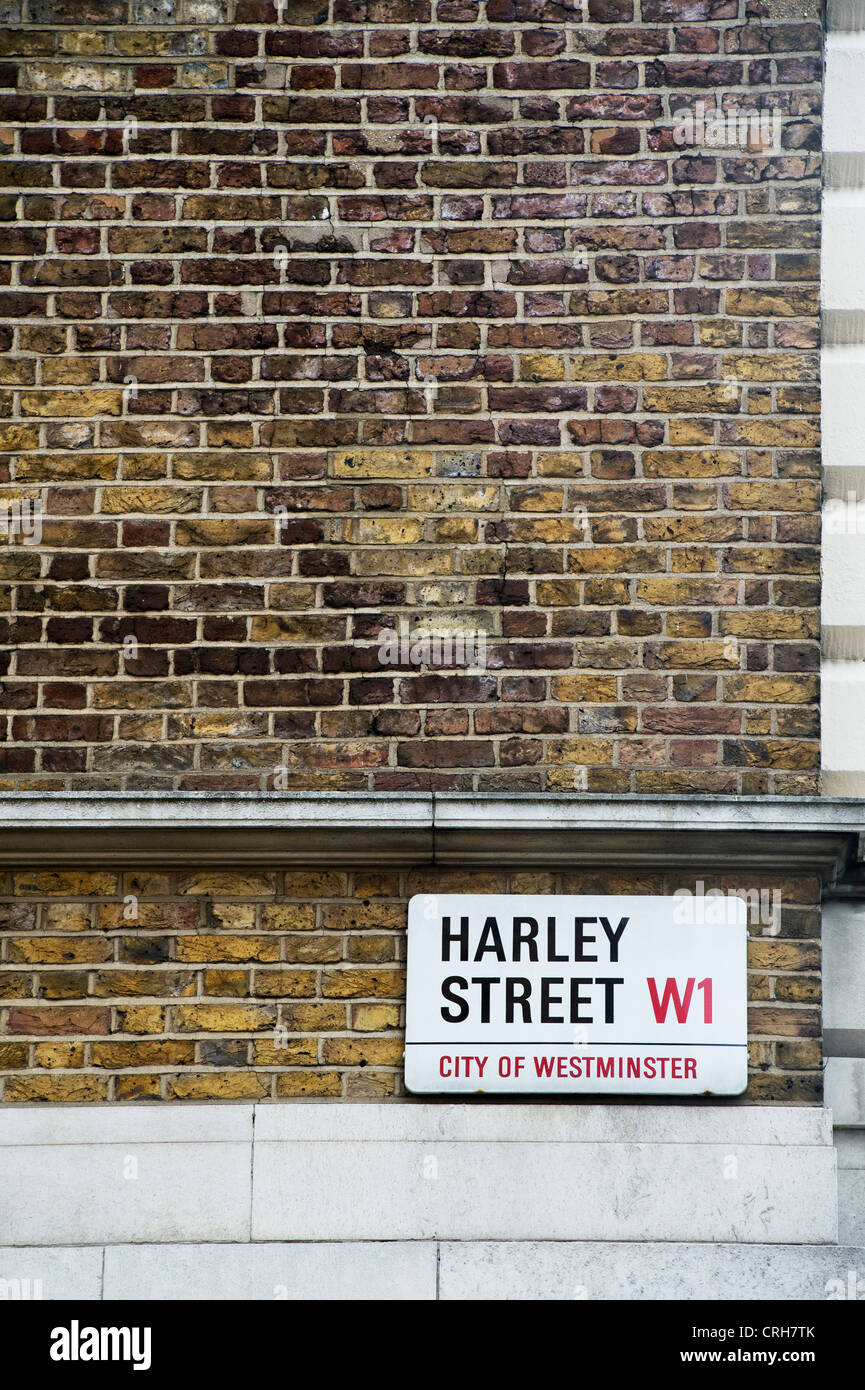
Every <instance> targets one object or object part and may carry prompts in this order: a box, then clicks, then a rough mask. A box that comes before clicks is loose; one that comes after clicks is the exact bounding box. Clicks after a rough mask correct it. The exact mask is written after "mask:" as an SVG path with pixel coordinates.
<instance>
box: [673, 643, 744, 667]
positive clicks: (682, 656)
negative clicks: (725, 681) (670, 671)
mask: <svg viewBox="0 0 865 1390" xmlns="http://www.w3.org/2000/svg"><path fill="white" fill-rule="evenodd" d="M655 647H656V655H657V660H658V662H659V664H660V665H661V666H666V667H674V668H683V669H686V670H687V669H692V668H694V669H698V670H703V669H711V670H715V669H716V668H718V667H724V666H728V667H729V666H738V665H739V660H740V657H739V654H738V652H736V651H733V650H731V649H730V647H728V645H727V644H726V643H725V642H717V641H711V640H708V639H707V640H706V641H705V642H658V643H656V644H655Z"/></svg>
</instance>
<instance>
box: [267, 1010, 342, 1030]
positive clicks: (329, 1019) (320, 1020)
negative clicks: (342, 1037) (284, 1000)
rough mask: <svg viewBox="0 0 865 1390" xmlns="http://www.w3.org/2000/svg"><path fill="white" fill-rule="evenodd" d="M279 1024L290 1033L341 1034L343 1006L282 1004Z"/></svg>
mask: <svg viewBox="0 0 865 1390" xmlns="http://www.w3.org/2000/svg"><path fill="white" fill-rule="evenodd" d="M280 1015H281V1022H282V1023H283V1024H284V1025H285V1027H286V1028H288V1029H289V1031H290V1032H292V1033H334V1032H335V1033H341V1032H343V1030H344V1029H345V1005H344V1004H329V1003H328V1004H283V1005H282V1008H281V1011H280Z"/></svg>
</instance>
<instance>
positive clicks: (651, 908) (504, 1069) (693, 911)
mask: <svg viewBox="0 0 865 1390" xmlns="http://www.w3.org/2000/svg"><path fill="white" fill-rule="evenodd" d="M747 935H748V932H747V912H746V907H745V903H744V902H743V901H742V900H741V899H740V898H735V897H732V896H728V895H726V894H725V895H718V896H712V895H711V894H709V895H707V896H706V897H692V896H690V895H688V896H681V897H679V896H677V897H669V898H661V897H628V898H624V897H608V896H598V897H564V896H562V897H558V896H534V895H522V894H512V895H506V894H497V895H494V896H481V895H474V894H466V895H464V894H440V895H436V894H432V895H428V896H421V895H418V896H416V897H413V898H412V899H411V901H410V903H409V915H408V987H407V1006H406V1065H405V1079H406V1086H407V1087H408V1089H409V1090H410V1091H413V1092H415V1093H417V1094H430V1093H442V1092H457V1093H462V1094H475V1093H479V1092H483V1093H489V1092H510V1093H514V1092H522V1093H526V1092H531V1093H533V1094H536V1095H551V1094H553V1093H556V1092H559V1093H560V1092H585V1093H586V1094H590V1093H594V1094H609V1093H619V1094H628V1095H635V1094H649V1095H679V1096H694V1095H740V1094H741V1092H742V1091H744V1089H745V1087H746V1085H747V1080H748V1049H747V1036H748V1033H747V1003H746V943H747Z"/></svg>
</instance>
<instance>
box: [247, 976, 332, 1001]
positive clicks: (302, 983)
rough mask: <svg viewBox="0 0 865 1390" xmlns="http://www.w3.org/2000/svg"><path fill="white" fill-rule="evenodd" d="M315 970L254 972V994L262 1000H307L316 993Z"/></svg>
mask: <svg viewBox="0 0 865 1390" xmlns="http://www.w3.org/2000/svg"><path fill="white" fill-rule="evenodd" d="M316 973H317V972H316V971H315V970H256V972H255V993H256V994H257V995H260V996H261V997H262V998H274V999H308V998H310V996H311V995H314V994H315V992H316Z"/></svg>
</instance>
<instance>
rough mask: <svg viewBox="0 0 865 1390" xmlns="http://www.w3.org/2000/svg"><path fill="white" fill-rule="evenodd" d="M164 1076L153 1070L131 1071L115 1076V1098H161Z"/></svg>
mask: <svg viewBox="0 0 865 1390" xmlns="http://www.w3.org/2000/svg"><path fill="white" fill-rule="evenodd" d="M161 1098H162V1077H161V1076H160V1075H158V1074H154V1073H153V1072H146V1071H138V1072H129V1073H127V1074H125V1075H121V1076H116V1077H115V1078H114V1099H115V1100H161Z"/></svg>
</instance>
